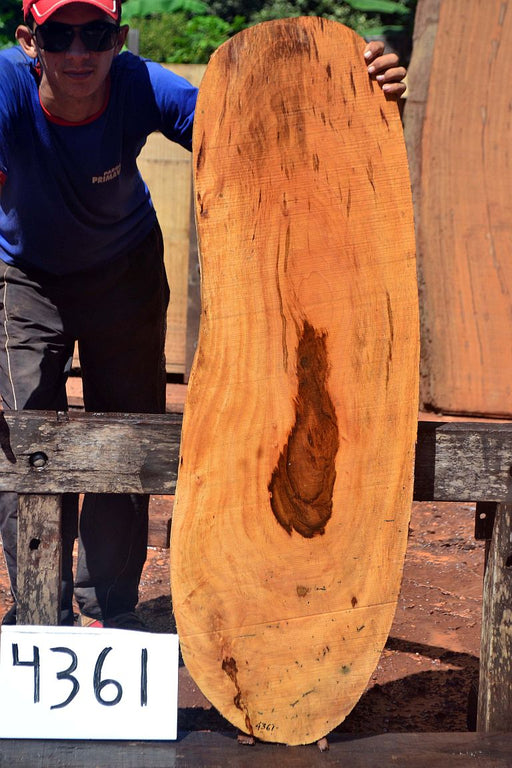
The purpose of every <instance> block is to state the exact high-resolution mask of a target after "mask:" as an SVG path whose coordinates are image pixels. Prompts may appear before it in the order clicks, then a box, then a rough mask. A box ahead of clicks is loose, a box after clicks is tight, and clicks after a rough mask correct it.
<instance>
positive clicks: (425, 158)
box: [406, 0, 512, 417]
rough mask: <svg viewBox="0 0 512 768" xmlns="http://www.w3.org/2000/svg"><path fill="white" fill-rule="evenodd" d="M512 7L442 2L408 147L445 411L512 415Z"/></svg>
mask: <svg viewBox="0 0 512 768" xmlns="http://www.w3.org/2000/svg"><path fill="white" fill-rule="evenodd" d="M427 2H428V4H429V5H430V6H433V7H434V11H435V8H436V5H437V4H436V3H432V2H431V0H427ZM423 3H425V0H422V2H420V4H419V8H418V13H419V12H420V9H421V7H422V5H423ZM510 11H511V9H510V4H509V3H508V2H503V0H471V2H468V0H445V1H444V2H441V4H440V10H439V18H438V20H437V34H436V36H435V44H434V50H433V55H432V68H431V70H430V72H429V71H428V69H423V71H422V73H421V74H422V75H423V77H424V78H425V80H426V82H428V83H429V91H428V101H427V105H426V110H425V116H424V121H423V126H422V129H421V144H420V145H419V143H418V140H417V138H418V134H419V133H420V131H419V129H418V127H417V126H416V141H414V143H413V146H412V147H410V149H411V150H412V151H411V155H412V156H413V157H415V158H416V159H415V161H414V162H415V163H418V162H419V163H420V164H421V178H420V182H419V184H416V186H417V187H418V186H419V191H417V192H416V194H415V199H416V202H417V208H416V216H417V221H418V238H417V242H418V264H419V275H420V295H421V307H422V378H421V380H422V401H423V403H424V404H426V405H428V406H430V407H431V408H433V409H434V410H438V411H442V412H445V413H449V412H452V413H463V414H475V415H477V414H480V415H495V416H506V417H509V416H510V415H511V414H512V388H511V387H510V381H511V378H512V364H511V362H510V360H511V359H510V356H509V355H504V354H503V350H504V349H507V346H508V343H509V339H508V329H509V327H510V318H511V314H512V298H511V297H512V273H511V271H510V269H509V260H510V252H511V250H512V217H511V216H510V199H511V194H512V187H511V179H512V155H511V153H510V152H508V151H506V150H504V148H506V147H509V146H510V145H511V143H512V121H511V120H510V102H511V99H512V81H511V78H510V77H509V74H508V51H509V50H510V47H511V46H512V13H511V12H510ZM433 28H434V27H433V26H431V30H430V32H432V31H433ZM432 39H433V36H432V34H429V35H428V38H427V39H426V41H425V43H426V44H428V45H430V44H431V43H432ZM468 50H471V57H470V58H468V56H467V51H468ZM419 54H420V55H421V54H422V51H421V50H420V51H419ZM423 57H424V59H425V51H423ZM413 58H414V54H413ZM427 58H428V56H427ZM411 66H412V69H413V82H412V83H410V89H409V97H410V98H411V104H412V105H414V102H415V100H416V98H418V99H420V100H421V99H422V98H423V96H424V90H422V89H420V93H419V94H418V96H416V93H415V89H416V85H415V83H417V82H418V78H417V77H415V76H414V73H415V72H419V70H418V69H417V68H416V66H415V65H413V64H412V63H411ZM420 66H421V64H420ZM470 72H471V74H470ZM420 77H421V76H420ZM406 113H407V108H406ZM406 119H407V115H406ZM413 132H414V131H413ZM418 155H420V156H421V159H420V160H418ZM416 182H417V179H416Z"/></svg>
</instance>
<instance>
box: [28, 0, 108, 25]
mask: <svg viewBox="0 0 512 768" xmlns="http://www.w3.org/2000/svg"><path fill="white" fill-rule="evenodd" d="M77 2H78V3H85V4H86V5H94V6H95V8H99V9H100V11H103V12H104V13H107V14H108V15H109V16H111V17H112V18H113V19H114V21H117V20H118V18H119V11H120V8H121V0H23V17H24V18H25V19H26V18H27V16H28V14H29V13H31V14H32V16H33V17H34V20H35V22H36V24H44V22H45V21H46V20H47V19H49V18H50V16H51V15H52V13H55V11H58V10H59V8H63V7H64V6H65V5H70V3H77Z"/></svg>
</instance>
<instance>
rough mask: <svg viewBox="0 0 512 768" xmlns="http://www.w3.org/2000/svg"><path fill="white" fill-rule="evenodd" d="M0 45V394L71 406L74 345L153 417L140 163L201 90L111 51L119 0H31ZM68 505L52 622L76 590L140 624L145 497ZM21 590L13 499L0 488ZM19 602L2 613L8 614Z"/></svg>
mask: <svg viewBox="0 0 512 768" xmlns="http://www.w3.org/2000/svg"><path fill="white" fill-rule="evenodd" d="M23 10H24V18H25V24H23V25H21V26H20V27H18V29H17V31H16V38H17V41H18V43H19V45H18V46H16V47H15V48H12V49H9V50H7V51H2V52H0V190H1V191H0V392H1V394H2V399H3V407H4V408H8V409H16V410H19V409H24V408H30V409H48V410H65V409H66V407H67V403H66V395H65V380H66V371H67V370H68V369H69V364H70V360H71V357H72V353H73V347H74V343H75V341H77V342H78V347H79V353H80V363H81V368H82V378H83V391H84V404H85V408H86V410H88V411H103V412H154V413H158V412H162V411H163V410H164V409H165V365H164V352H163V350H164V337H165V316H166V308H167V302H168V288H167V282H166V278H165V271H164V266H163V254H162V239H161V235H160V230H159V227H158V222H157V220H156V215H155V211H154V209H153V206H152V203H151V198H150V196H149V192H148V190H147V188H146V186H145V184H144V182H143V180H142V179H141V177H140V175H139V173H138V170H137V165H136V158H137V156H138V154H139V152H140V150H141V148H142V146H143V145H144V142H145V140H146V137H147V136H148V135H149V134H150V133H151V132H153V131H156V130H159V131H161V132H162V133H163V134H164V135H165V136H166V137H167V138H169V139H170V140H171V141H177V142H179V143H180V144H182V145H183V146H184V147H187V148H190V146H191V136H192V125H193V117H194V107H195V102H196V96H197V92H196V89H195V88H193V87H192V86H191V85H190V84H189V83H187V82H186V81H185V80H183V79H181V78H179V77H177V76H176V75H174V74H172V73H171V72H169V71H167V70H165V69H164V68H162V67H160V66H159V65H158V64H155V63H153V62H149V61H144V60H142V59H140V58H138V57H136V56H133V55H132V54H130V53H128V52H125V53H122V54H121V53H120V51H121V48H122V47H123V44H124V42H125V39H126V35H127V31H128V27H127V26H121V25H120V17H121V9H120V3H119V0H83V2H76V0H24V2H23ZM382 51H383V46H382V44H380V43H371V44H370V45H369V46H367V49H366V52H365V57H366V60H367V62H368V64H369V72H370V74H371V75H372V76H375V77H376V79H377V80H378V81H379V83H380V84H381V86H382V87H383V89H384V90H386V91H387V92H388V93H389V94H390V95H391V96H398V95H400V94H401V93H402V92H403V90H404V85H403V83H402V79H403V77H404V74H405V70H403V69H402V68H401V67H398V66H397V59H396V56H394V54H388V55H387V56H383V55H382ZM77 510H78V504H77V498H76V496H74V495H71V494H68V495H66V496H65V497H64V504H63V525H62V537H63V589H62V604H61V623H63V624H72V623H73V611H72V598H73V588H74V592H75V596H76V599H77V602H78V605H79V607H80V611H81V614H82V616H83V617H84V621H85V623H90V622H91V621H93V622H96V623H97V624H104V625H105V626H111V627H119V628H135V629H139V628H141V622H140V619H139V618H138V617H137V615H136V613H135V606H136V604H137V600H138V585H139V580H140V575H141V572H142V567H143V565H144V561H145V557H146V546H147V521H148V498H147V497H146V496H137V495H133V496H132V495H108V494H101V495H100V494H87V495H86V496H85V499H84V503H83V507H82V511H81V515H80V532H79V559H78V565H77V574H76V579H75V584H74V587H73V573H72V548H73V541H74V538H75V537H76V535H77V519H78V513H77ZM0 528H1V531H2V538H3V546H4V554H5V557H6V561H7V565H8V570H9V576H10V579H11V586H12V591H13V594H14V596H16V495H15V494H7V493H3V494H0ZM15 620H16V617H15V606H13V608H12V609H11V611H9V613H8V615H7V616H6V617H4V623H15Z"/></svg>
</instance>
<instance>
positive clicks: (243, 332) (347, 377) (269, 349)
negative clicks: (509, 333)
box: [171, 18, 419, 744]
mask: <svg viewBox="0 0 512 768" xmlns="http://www.w3.org/2000/svg"><path fill="white" fill-rule="evenodd" d="M363 49H364V42H363V40H362V39H361V38H359V37H358V36H357V35H356V34H355V33H353V32H352V31H351V30H348V29H346V28H344V27H342V26H341V25H339V24H336V23H335V22H327V21H325V20H321V19H315V18H307V19H294V20H290V19H289V20H281V21H276V22H271V23H268V24H263V25H259V26H257V27H253V28H251V29H249V30H246V31H244V32H242V33H240V34H239V35H237V36H235V37H234V38H232V39H231V40H230V41H229V42H228V43H226V44H225V45H223V46H222V47H221V48H220V49H219V50H218V51H217V52H216V53H215V54H214V56H213V57H212V59H211V61H210V64H209V66H208V68H207V71H206V73H205V75H204V78H203V81H202V86H201V91H200V96H199V102H198V106H197V111H196V121H195V134H194V135H195V138H194V158H195V194H196V206H197V221H198V235H199V250H200V258H201V270H202V315H201V325H200V335H199V343H198V350H197V353H196V358H195V362H194V366H193V370H192V373H191V377H190V381H189V387H188V398H187V404H186V408H185V415H184V424H183V435H182V443H181V460H180V461H181V464H180V470H179V478H178V487H177V496H176V502H175V508H174V518H173V526H172V539H171V547H172V558H171V562H172V566H171V568H172V593H173V605H174V610H175V615H176V620H177V625H178V632H179V635H180V641H181V648H182V652H183V656H184V660H185V663H186V664H187V667H188V669H189V671H190V673H191V674H192V676H193V678H194V679H195V681H196V683H197V684H198V685H199V687H200V688H201V689H202V691H203V693H204V694H205V695H206V696H207V697H208V698H209V699H210V700H211V701H212V703H213V704H214V705H215V706H216V707H217V709H219V711H220V712H221V713H222V714H223V715H224V716H226V717H227V718H228V719H229V720H230V721H231V722H232V723H233V724H234V725H236V726H237V727H238V728H240V729H241V730H243V731H246V732H248V733H253V734H254V735H255V736H257V737H259V738H260V739H263V740H268V741H277V742H284V743H288V744H298V743H306V742H312V741H315V740H317V739H319V738H320V737H322V736H323V735H325V734H326V733H328V732H329V731H331V730H332V728H333V727H334V726H336V725H337V724H338V723H339V722H340V721H341V720H343V719H344V717H345V716H346V714H347V713H348V712H349V711H350V710H351V709H352V707H353V706H354V705H355V703H356V702H357V700H358V698H359V696H360V695H361V693H362V692H363V690H364V688H365V686H366V683H367V681H368V678H369V676H370V674H371V672H372V670H373V669H374V667H375V665H376V663H377V661H378V658H379V655H380V652H381V650H382V648H383V646H384V644H385V641H386V637H387V634H388V630H389V627H390V625H391V621H392V618H393V614H394V610H395V605H396V600H397V596H398V591H399V586H400V580H401V573H402V565H403V558H404V553H405V547H406V541H407V523H408V519H409V513H410V505H411V498H412V474H413V457H414V440H415V434H416V420H417V371H418V346H419V343H418V335H419V334H418V319H417V286H416V271H415V256H414V235H413V221H412V204H411V200H410V190H409V179H408V172H407V160H406V155H405V148H404V144H403V140H402V133H401V124H400V119H399V115H398V110H397V105H396V103H394V102H390V101H387V100H386V98H385V96H384V95H383V94H382V92H381V91H380V89H379V88H378V87H376V86H374V84H373V83H372V82H371V81H370V79H369V78H368V75H367V72H366V66H365V63H364V59H363Z"/></svg>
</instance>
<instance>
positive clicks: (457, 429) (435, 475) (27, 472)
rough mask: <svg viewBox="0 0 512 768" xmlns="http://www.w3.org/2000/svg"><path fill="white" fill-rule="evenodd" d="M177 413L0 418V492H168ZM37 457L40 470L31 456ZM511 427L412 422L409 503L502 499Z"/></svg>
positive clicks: (509, 466) (510, 460)
mask: <svg viewBox="0 0 512 768" xmlns="http://www.w3.org/2000/svg"><path fill="white" fill-rule="evenodd" d="M181 424H182V415H181V414H179V413H172V414H165V415H148V414H128V415H118V414H90V413H80V412H78V413H66V414H56V413H54V412H47V411H17V412H14V411H5V412H4V413H2V414H0V490H3V491H9V490H10V491H12V490H18V491H19V492H24V493H65V492H66V491H69V492H71V491H73V492H78V493H84V492H86V491H91V492H96V493H107V492H119V493H153V494H161V495H167V494H174V490H175V486H176V477H177V469H178V456H179V449H180V436H181ZM38 452H43V453H45V454H46V455H47V456H48V462H47V463H46V464H45V465H44V467H42V468H39V469H38V468H35V467H32V466H31V465H30V456H32V455H34V454H35V453H38ZM511 493H512V424H511V423H495V422H491V423H486V422H471V421H469V422H448V423H446V422H434V421H420V422H418V435H417V444H416V460H415V483H414V499H415V501H494V502H505V501H507V500H508V499H509V498H510V497H511Z"/></svg>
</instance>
